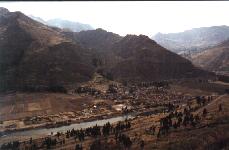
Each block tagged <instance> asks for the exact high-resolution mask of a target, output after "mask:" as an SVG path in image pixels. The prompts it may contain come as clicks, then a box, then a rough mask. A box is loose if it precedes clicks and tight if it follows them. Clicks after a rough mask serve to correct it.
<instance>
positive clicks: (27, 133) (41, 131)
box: [0, 114, 134, 140]
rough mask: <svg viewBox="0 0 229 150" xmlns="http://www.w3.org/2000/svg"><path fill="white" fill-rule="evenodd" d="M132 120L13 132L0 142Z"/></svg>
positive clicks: (109, 120)
mask: <svg viewBox="0 0 229 150" xmlns="http://www.w3.org/2000/svg"><path fill="white" fill-rule="evenodd" d="M132 118H134V115H131V114H129V115H123V116H118V117H113V118H109V119H102V120H95V121H90V122H82V123H75V124H71V125H68V126H62V127H56V128H37V129H30V130H25V131H15V132H11V133H7V134H5V135H2V136H1V137H0V140H1V139H2V140H3V139H8V140H9V139H15V138H16V137H23V136H24V137H34V138H35V137H39V136H44V135H50V134H51V132H52V133H54V134H55V133H57V132H66V131H67V130H71V129H73V128H74V129H85V128H88V127H93V126H95V125H96V124H97V125H98V126H103V125H104V124H106V123H107V122H110V123H111V124H112V123H115V122H118V121H125V120H126V119H132Z"/></svg>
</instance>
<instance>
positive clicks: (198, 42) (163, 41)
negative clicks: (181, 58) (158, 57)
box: [152, 26, 229, 54]
mask: <svg viewBox="0 0 229 150" xmlns="http://www.w3.org/2000/svg"><path fill="white" fill-rule="evenodd" d="M228 38H229V27H228V26H212V27H201V28H194V29H191V30H187V31H184V32H180V33H168V34H162V33H158V34H156V35H155V36H154V37H152V39H153V40H155V41H156V42H157V43H158V44H160V45H162V46H163V47H165V48H167V49H169V50H171V51H173V52H176V53H180V54H181V53H187V52H188V53H195V52H200V51H201V50H204V49H207V48H210V47H214V46H216V45H218V44H220V43H222V42H223V41H225V40H227V39H228Z"/></svg>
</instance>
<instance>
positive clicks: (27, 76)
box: [0, 8, 93, 90]
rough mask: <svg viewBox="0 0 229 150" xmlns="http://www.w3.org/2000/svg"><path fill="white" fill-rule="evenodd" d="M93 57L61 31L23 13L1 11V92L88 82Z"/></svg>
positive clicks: (91, 70)
mask: <svg viewBox="0 0 229 150" xmlns="http://www.w3.org/2000/svg"><path fill="white" fill-rule="evenodd" d="M89 58H90V55H89V54H88V53H87V51H86V50H84V49H83V48H81V47H80V46H79V45H77V44H76V43H74V42H72V41H71V40H69V39H67V38H66V37H64V36H63V35H62V34H61V32H60V30H59V29H54V28H50V27H48V26H45V25H43V24H41V23H39V22H36V21H34V20H32V19H30V18H29V17H27V16H25V15H24V14H22V13H21V12H9V11H8V10H6V9H3V8H1V12H0V66H1V68H0V88H1V90H9V89H14V90H15V89H25V88H27V87H30V88H36V89H43V88H48V87H50V86H53V84H54V83H55V85H58V86H65V85H69V84H74V83H78V82H82V81H86V80H89V79H90V77H91V75H92V73H93V66H92V65H91V62H90V59H89Z"/></svg>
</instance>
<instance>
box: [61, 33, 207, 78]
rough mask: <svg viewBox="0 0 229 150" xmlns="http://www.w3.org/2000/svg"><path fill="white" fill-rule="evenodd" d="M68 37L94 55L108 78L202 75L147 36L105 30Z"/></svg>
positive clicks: (98, 67)
mask: <svg viewBox="0 0 229 150" xmlns="http://www.w3.org/2000/svg"><path fill="white" fill-rule="evenodd" d="M65 34H66V35H68V37H69V38H72V39H73V40H75V41H76V42H79V43H80V44H81V45H82V46H84V47H86V48H90V49H91V51H92V53H95V55H94V58H95V60H96V62H99V63H98V64H97V65H96V67H97V71H98V72H99V73H102V74H103V75H105V76H107V77H108V78H113V79H115V80H122V81H123V80H128V81H152V80H162V79H172V78H181V77H191V76H198V75H200V76H201V75H202V74H203V72H202V71H200V70H199V69H197V68H195V67H194V66H193V65H192V64H191V62H190V61H188V60H186V59H184V58H182V57H180V56H179V55H177V54H175V53H172V52H170V51H168V50H166V49H165V48H163V47H161V46H160V45H158V44H157V43H156V42H154V41H153V40H151V39H149V38H148V37H147V36H144V35H140V36H136V35H127V36H125V37H121V36H119V35H117V34H114V33H111V32H107V31H105V30H102V29H97V30H90V31H83V32H79V33H67V32H65Z"/></svg>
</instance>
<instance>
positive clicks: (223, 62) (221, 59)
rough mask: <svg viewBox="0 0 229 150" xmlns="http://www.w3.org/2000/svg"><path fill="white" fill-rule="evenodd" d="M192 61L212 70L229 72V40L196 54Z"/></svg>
mask: <svg viewBox="0 0 229 150" xmlns="http://www.w3.org/2000/svg"><path fill="white" fill-rule="evenodd" d="M192 61H193V62H194V64H196V65H198V66H201V67H203V68H205V69H207V70H210V71H223V72H229V41H225V42H223V43H222V44H220V45H218V46H215V47H213V48H210V49H206V50H204V51H203V52H201V53H199V54H196V55H194V56H193V57H192Z"/></svg>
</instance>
